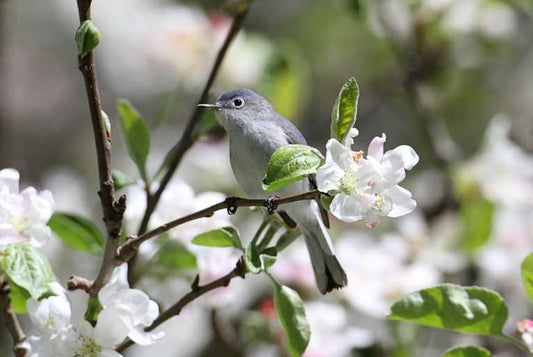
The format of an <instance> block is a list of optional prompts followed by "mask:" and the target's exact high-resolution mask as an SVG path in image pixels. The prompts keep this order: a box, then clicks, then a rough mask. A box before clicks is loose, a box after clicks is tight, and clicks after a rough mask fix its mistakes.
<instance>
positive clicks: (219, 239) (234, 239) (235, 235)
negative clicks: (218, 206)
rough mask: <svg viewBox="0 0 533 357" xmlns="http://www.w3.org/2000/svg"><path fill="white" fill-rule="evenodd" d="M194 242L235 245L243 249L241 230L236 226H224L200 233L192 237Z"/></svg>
mask: <svg viewBox="0 0 533 357" xmlns="http://www.w3.org/2000/svg"><path fill="white" fill-rule="evenodd" d="M192 243H194V244H196V245H204V246H208V247H235V248H237V249H241V250H243V247H242V244H241V240H240V238H239V231H238V230H237V229H236V228H234V227H224V228H220V229H214V230H212V231H209V232H205V233H202V234H199V235H197V236H196V237H194V238H193V239H192Z"/></svg>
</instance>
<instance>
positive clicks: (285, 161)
mask: <svg viewBox="0 0 533 357" xmlns="http://www.w3.org/2000/svg"><path fill="white" fill-rule="evenodd" d="M324 161H325V159H324V156H322V154H321V153H320V151H318V150H317V149H315V148H312V147H310V146H307V145H287V146H282V147H280V148H279V149H277V150H276V151H274V153H273V154H272V157H271V158H270V161H269V162H268V166H267V174H266V177H265V178H264V179H263V189H264V190H268V191H273V190H277V189H279V188H281V187H283V186H286V185H288V184H290V183H291V182H294V181H299V180H301V179H303V178H304V177H306V176H309V175H311V174H314V173H316V171H317V169H318V168H319V167H320V166H322V165H323V164H324Z"/></svg>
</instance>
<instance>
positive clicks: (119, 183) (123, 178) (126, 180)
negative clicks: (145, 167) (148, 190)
mask: <svg viewBox="0 0 533 357" xmlns="http://www.w3.org/2000/svg"><path fill="white" fill-rule="evenodd" d="M112 175H113V183H114V185H115V190H116V191H118V190H120V189H123V188H124V187H128V186H131V185H133V184H135V180H134V179H132V178H130V177H128V176H127V175H126V174H125V173H123V172H121V171H119V170H113V171H112Z"/></svg>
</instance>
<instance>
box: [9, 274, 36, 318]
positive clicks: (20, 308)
mask: <svg viewBox="0 0 533 357" xmlns="http://www.w3.org/2000/svg"><path fill="white" fill-rule="evenodd" d="M29 298H31V296H30V293H29V292H27V291H26V290H25V289H24V288H21V287H20V286H18V285H17V284H15V283H14V282H12V281H10V282H9V300H10V301H11V306H12V307H13V310H14V311H15V313H17V314H25V313H26V312H28V310H27V309H26V301H27V300H28V299H29Z"/></svg>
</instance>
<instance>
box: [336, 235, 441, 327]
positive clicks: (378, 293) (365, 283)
mask: <svg viewBox="0 0 533 357" xmlns="http://www.w3.org/2000/svg"><path fill="white" fill-rule="evenodd" d="M335 248H336V249H335V251H336V252H337V256H338V258H339V261H340V262H341V263H342V265H343V267H344V269H345V270H346V273H347V275H348V276H349V279H350V284H348V286H347V287H345V288H344V289H342V290H341V291H340V293H341V294H343V295H344V296H345V297H346V299H347V300H348V302H349V303H350V304H351V305H352V306H353V307H354V308H355V309H357V310H359V311H361V312H362V313H365V314H367V315H369V316H373V317H376V318H381V319H383V318H385V316H386V314H387V313H388V311H389V309H390V306H391V305H392V304H393V303H394V302H395V301H396V300H397V299H399V298H400V297H401V296H403V295H405V294H407V293H409V292H412V291H415V290H419V289H422V288H427V287H429V286H432V285H435V284H437V283H438V282H439V279H440V273H439V271H438V270H437V269H436V268H435V267H434V266H433V265H432V264H430V263H427V262H424V261H419V260H417V259H412V258H413V257H414V256H413V252H412V248H411V247H410V246H409V243H408V242H407V241H406V240H405V239H403V238H402V237H399V236H397V235H386V236H383V237H382V239H380V240H375V239H373V238H371V237H368V236H357V237H353V236H349V235H347V236H345V237H344V238H342V239H341V240H340V241H339V242H338V244H336V247H335Z"/></svg>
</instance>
